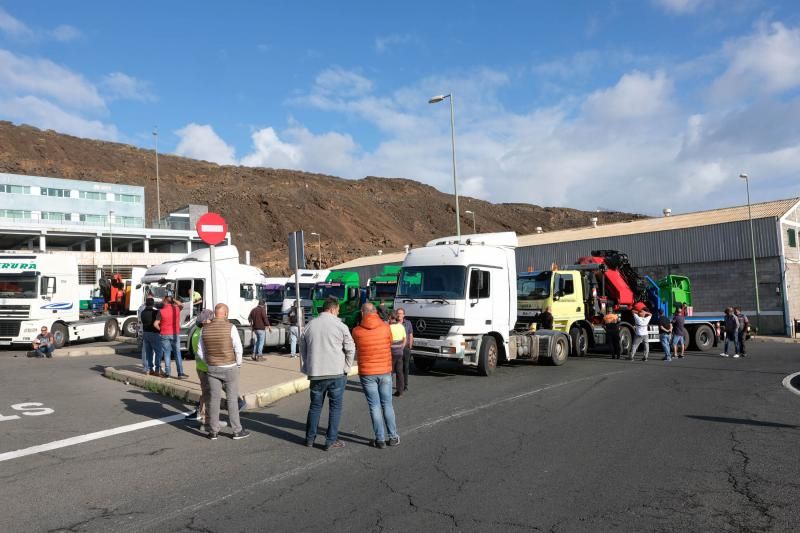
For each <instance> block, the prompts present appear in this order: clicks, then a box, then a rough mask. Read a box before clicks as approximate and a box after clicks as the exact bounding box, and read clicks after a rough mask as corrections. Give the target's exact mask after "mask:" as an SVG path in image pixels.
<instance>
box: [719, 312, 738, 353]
mask: <svg viewBox="0 0 800 533" xmlns="http://www.w3.org/2000/svg"><path fill="white" fill-rule="evenodd" d="M738 336H739V319H737V318H736V315H735V314H734V313H733V309H731V308H730V307H726V308H725V350H724V351H723V352H722V353H721V354H720V355H721V356H722V357H729V356H730V354H729V353H728V343H730V344H732V345H733V350H734V352H733V357H734V358H736V357H739V354H738V353H737V352H736V349H737V346H736V344H737V342H736V339H737V337H738Z"/></svg>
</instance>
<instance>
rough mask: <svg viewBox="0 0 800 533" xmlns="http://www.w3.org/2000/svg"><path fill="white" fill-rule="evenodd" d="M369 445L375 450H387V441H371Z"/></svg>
mask: <svg viewBox="0 0 800 533" xmlns="http://www.w3.org/2000/svg"><path fill="white" fill-rule="evenodd" d="M369 445H370V446H372V447H373V448H378V449H379V450H382V449H384V448H386V441H382V440H371V441H369Z"/></svg>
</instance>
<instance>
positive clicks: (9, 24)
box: [0, 7, 33, 39]
mask: <svg viewBox="0 0 800 533" xmlns="http://www.w3.org/2000/svg"><path fill="white" fill-rule="evenodd" d="M0 31H2V32H3V33H5V34H7V35H10V36H11V37H14V38H17V39H30V38H32V37H33V31H32V30H31V29H30V28H29V27H28V26H26V25H25V23H24V22H22V21H20V20H19V19H16V18H14V17H13V16H12V15H11V14H9V13H8V11H6V10H5V9H3V8H2V7H0Z"/></svg>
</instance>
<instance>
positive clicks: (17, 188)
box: [0, 184, 31, 194]
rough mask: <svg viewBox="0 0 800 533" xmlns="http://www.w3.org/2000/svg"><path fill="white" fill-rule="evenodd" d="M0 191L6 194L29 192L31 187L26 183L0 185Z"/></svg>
mask: <svg viewBox="0 0 800 533" xmlns="http://www.w3.org/2000/svg"><path fill="white" fill-rule="evenodd" d="M0 192H5V193H8V194H30V193H31V188H30V187H28V186H27V185H5V184H3V185H0Z"/></svg>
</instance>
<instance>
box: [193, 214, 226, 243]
mask: <svg viewBox="0 0 800 533" xmlns="http://www.w3.org/2000/svg"><path fill="white" fill-rule="evenodd" d="M195 228H197V235H199V236H200V239H201V240H202V241H203V242H204V243H206V244H208V245H210V246H215V245H217V244H219V243H221V242H222V241H224V240H225V235H226V234H227V233H228V224H227V223H226V222H225V219H224V218H222V216H220V215H219V214H218V213H206V214H205V215H203V216H201V217H200V218H199V219H198V220H197V225H196V226H195Z"/></svg>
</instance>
